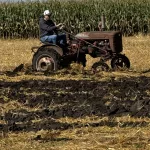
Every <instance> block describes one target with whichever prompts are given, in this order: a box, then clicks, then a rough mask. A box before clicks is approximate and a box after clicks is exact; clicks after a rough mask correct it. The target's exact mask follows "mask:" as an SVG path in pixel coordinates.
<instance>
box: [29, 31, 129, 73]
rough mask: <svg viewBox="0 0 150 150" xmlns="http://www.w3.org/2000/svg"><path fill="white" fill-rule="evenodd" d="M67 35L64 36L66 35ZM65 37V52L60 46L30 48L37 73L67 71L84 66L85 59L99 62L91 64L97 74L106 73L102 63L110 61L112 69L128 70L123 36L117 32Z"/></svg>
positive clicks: (45, 45)
mask: <svg viewBox="0 0 150 150" xmlns="http://www.w3.org/2000/svg"><path fill="white" fill-rule="evenodd" d="M66 33H67V32H66ZM67 34H68V44H67V45H66V47H65V51H64V49H63V48H62V46H61V45H60V44H59V41H58V44H57V45H54V44H52V43H43V45H42V46H40V47H33V48H32V51H34V52H35V49H36V52H35V53H34V56H33V60H32V65H33V69H34V70H36V71H47V70H51V71H56V70H58V69H60V68H63V67H66V66H68V65H69V64H71V62H73V61H74V62H77V63H81V64H82V65H83V67H85V66H86V55H87V54H89V55H90V56H92V57H93V58H97V57H99V58H100V61H98V62H96V63H94V64H93V66H92V69H93V70H94V72H97V71H98V70H99V69H100V68H101V69H102V70H107V69H108V68H109V66H108V65H107V64H106V63H105V62H106V61H108V60H111V67H112V68H113V69H120V68H121V69H123V68H130V61H129V59H128V58H127V57H126V56H125V55H124V54H121V52H122V51H123V45H122V34H121V32H120V31H92V32H82V33H79V34H77V35H75V36H72V35H71V34H70V33H67Z"/></svg>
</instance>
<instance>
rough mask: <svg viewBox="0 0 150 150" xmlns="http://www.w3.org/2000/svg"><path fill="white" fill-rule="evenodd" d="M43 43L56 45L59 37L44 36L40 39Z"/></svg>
mask: <svg viewBox="0 0 150 150" xmlns="http://www.w3.org/2000/svg"><path fill="white" fill-rule="evenodd" d="M40 40H41V42H43V43H44V42H49V43H53V44H56V41H57V35H49V36H44V37H42V38H40Z"/></svg>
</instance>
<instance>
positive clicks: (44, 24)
mask: <svg viewBox="0 0 150 150" xmlns="http://www.w3.org/2000/svg"><path fill="white" fill-rule="evenodd" d="M51 15H52V13H51V12H50V11H49V10H45V11H44V14H43V16H42V17H40V21H39V28H40V40H41V42H42V43H44V42H49V43H53V44H57V41H60V43H59V44H60V46H61V47H62V48H63V50H64V47H65V46H66V43H67V41H66V35H65V34H57V30H58V29H62V27H63V24H62V23H59V24H58V25H55V24H54V22H53V21H52V20H51Z"/></svg>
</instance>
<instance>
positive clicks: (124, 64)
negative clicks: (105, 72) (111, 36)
mask: <svg viewBox="0 0 150 150" xmlns="http://www.w3.org/2000/svg"><path fill="white" fill-rule="evenodd" d="M111 67H112V69H114V70H125V69H129V68H130V61H129V59H128V58H127V57H126V56H125V55H122V54H119V55H116V56H115V57H113V58H112V60H111Z"/></svg>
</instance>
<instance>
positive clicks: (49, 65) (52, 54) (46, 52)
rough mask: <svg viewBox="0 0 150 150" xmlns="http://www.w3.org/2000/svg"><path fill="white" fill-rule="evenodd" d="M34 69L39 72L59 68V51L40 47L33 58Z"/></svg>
mask: <svg viewBox="0 0 150 150" xmlns="http://www.w3.org/2000/svg"><path fill="white" fill-rule="evenodd" d="M32 66H33V70H35V71H39V72H45V71H56V70H58V58H57V53H56V51H55V50H54V49H52V48H46V47H44V48H42V49H39V50H38V51H37V52H36V53H35V54H34V56H33V59H32Z"/></svg>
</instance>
